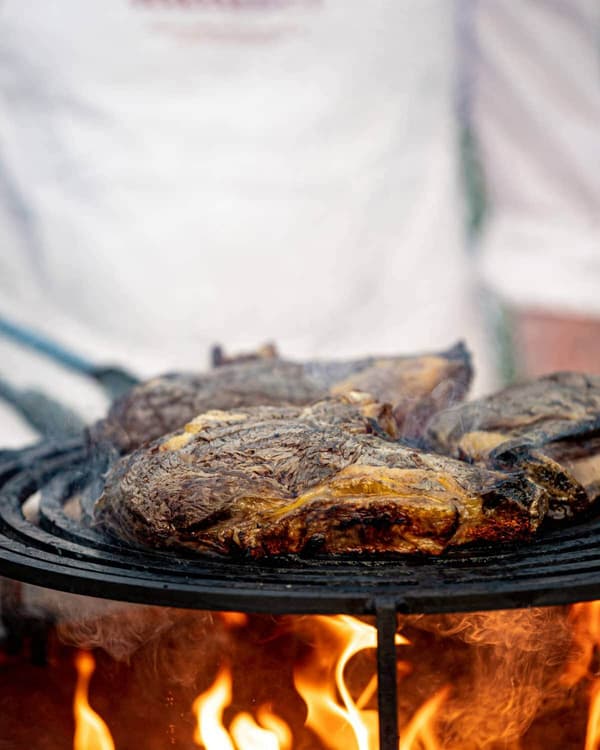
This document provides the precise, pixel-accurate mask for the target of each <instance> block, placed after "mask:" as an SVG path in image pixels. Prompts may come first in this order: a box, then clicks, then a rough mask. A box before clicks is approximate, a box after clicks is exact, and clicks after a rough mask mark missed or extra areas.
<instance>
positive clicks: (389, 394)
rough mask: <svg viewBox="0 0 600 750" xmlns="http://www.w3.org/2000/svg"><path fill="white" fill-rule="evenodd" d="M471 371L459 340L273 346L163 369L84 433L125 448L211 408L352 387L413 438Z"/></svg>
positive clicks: (459, 392) (315, 396)
mask: <svg viewBox="0 0 600 750" xmlns="http://www.w3.org/2000/svg"><path fill="white" fill-rule="evenodd" d="M471 378H472V369H471V362H470V356H469V354H468V352H467V350H466V349H465V347H464V346H463V345H462V344H457V345H456V346H454V347H453V348H452V349H449V350H448V351H446V352H441V353H437V354H424V355H416V356H403V357H364V358H361V359H357V360H350V361H312V362H304V363H299V362H287V361H285V360H281V359H278V358H277V357H276V356H275V355H274V353H273V354H270V355H269V356H266V357H264V356H263V357H258V358H257V359H253V358H248V359H246V358H242V360H241V361H237V360H236V359H233V360H232V362H231V363H230V364H222V365H221V366H219V367H217V368H216V369H214V370H212V371H209V372H206V373H178V374H171V375H165V376H162V377H158V378H154V379H152V380H150V381H148V382H146V383H142V384H140V385H139V386H136V387H134V388H133V389H132V390H131V391H130V392H129V393H127V394H126V395H125V396H123V397H121V398H120V399H118V400H117V401H116V402H115V403H114V404H113V406H112V407H111V409H110V411H109V413H108V416H107V418H106V419H103V420H101V421H100V422H98V423H97V424H96V425H94V426H93V427H92V428H91V431H90V432H91V440H92V442H93V443H102V442H109V443H110V444H111V445H113V446H114V447H116V448H117V450H118V451H119V452H120V453H127V452H129V451H132V450H134V449H136V448H138V447H139V446H141V445H142V444H143V443H146V442H149V441H151V440H154V439H156V438H158V437H160V436H161V435H164V434H166V433H167V432H172V431H173V430H176V429H178V428H180V427H183V425H185V424H186V422H189V421H190V420H191V419H193V418H194V417H195V416H196V415H197V414H201V413H203V412H206V411H208V410H211V409H220V410H226V409H238V408H241V407H246V406H268V405H271V406H278V405H296V406H305V405H308V404H313V403H316V402H317V401H320V400H322V399H324V398H327V397H328V396H329V395H331V394H344V393H348V392H351V391H355V390H362V391H365V392H368V393H370V394H371V395H373V396H374V397H375V398H377V399H378V400H379V401H381V402H389V403H390V404H392V405H393V407H394V416H395V419H396V422H397V424H398V430H399V431H400V432H401V433H402V435H404V436H406V437H413V436H417V435H419V434H421V432H422V430H423V428H424V426H425V425H426V424H427V422H428V420H429V418H430V417H431V415H432V414H433V413H435V412H436V411H438V410H439V409H441V408H444V407H446V406H449V405H451V404H453V403H456V402H458V401H460V400H462V399H463V398H464V396H465V394H466V392H467V390H468V388H469V385H470V382H471Z"/></svg>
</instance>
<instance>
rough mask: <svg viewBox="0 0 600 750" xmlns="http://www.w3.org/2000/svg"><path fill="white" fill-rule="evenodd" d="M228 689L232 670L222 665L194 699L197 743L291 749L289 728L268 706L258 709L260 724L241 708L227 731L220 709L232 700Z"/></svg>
mask: <svg viewBox="0 0 600 750" xmlns="http://www.w3.org/2000/svg"><path fill="white" fill-rule="evenodd" d="M231 693H232V680H231V670H230V669H229V667H222V668H221V670H220V671H219V674H218V675H217V678H216V679H215V681H214V682H213V684H212V685H211V686H210V687H209V688H208V690H206V691H205V692H204V693H202V694H201V695H199V696H198V697H197V698H196V700H195V701H194V704H193V706H192V711H193V712H194V713H195V715H196V731H195V732H194V742H195V743H196V744H197V745H198V746H199V747H203V748H205V750H291V747H292V732H291V730H290V728H289V727H288V725H287V724H286V723H285V721H284V720H283V719H281V718H280V717H279V716H277V715H276V714H274V713H273V712H272V711H271V710H270V708H269V707H268V706H261V707H260V708H259V710H258V712H257V714H258V721H259V722H260V724H259V723H257V722H256V721H255V719H254V718H253V717H252V716H251V715H250V714H249V713H247V712H244V711H243V712H241V713H238V714H237V715H236V717H235V718H234V719H233V721H232V722H231V726H230V728H229V731H227V729H226V728H225V726H224V724H223V713H224V711H225V709H226V708H227V706H229V704H230V703H231ZM261 725H262V726H261Z"/></svg>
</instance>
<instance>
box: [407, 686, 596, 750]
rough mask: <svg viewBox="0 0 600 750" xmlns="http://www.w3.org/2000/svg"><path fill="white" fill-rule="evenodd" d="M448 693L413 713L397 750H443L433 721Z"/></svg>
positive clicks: (427, 702) (440, 695)
mask: <svg viewBox="0 0 600 750" xmlns="http://www.w3.org/2000/svg"><path fill="white" fill-rule="evenodd" d="M449 693H450V688H449V687H448V686H446V687H443V688H442V689H441V690H438V692H437V693H435V695H433V696H432V697H431V698H430V699H429V700H428V701H426V702H425V703H424V704H423V705H422V706H421V707H420V708H419V709H418V710H417V711H416V712H415V715H414V716H413V717H412V719H411V720H410V721H409V723H408V724H407V725H406V726H405V727H404V729H403V730H402V736H401V737H400V745H399V748H398V750H417V748H419V750H421V748H422V750H443V745H442V744H441V742H440V741H439V739H438V736H437V734H436V732H435V721H436V718H437V715H438V712H439V709H440V706H441V705H442V703H443V702H444V701H445V700H446V698H447V697H448V695H449ZM417 743H419V744H417ZM586 750H587V748H586Z"/></svg>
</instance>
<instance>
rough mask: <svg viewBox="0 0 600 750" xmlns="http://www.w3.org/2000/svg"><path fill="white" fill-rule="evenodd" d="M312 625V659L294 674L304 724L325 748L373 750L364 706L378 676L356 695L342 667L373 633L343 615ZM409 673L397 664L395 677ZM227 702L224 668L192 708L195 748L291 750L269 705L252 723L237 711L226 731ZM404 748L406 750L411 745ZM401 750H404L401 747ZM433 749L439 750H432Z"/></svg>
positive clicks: (371, 719)
mask: <svg viewBox="0 0 600 750" xmlns="http://www.w3.org/2000/svg"><path fill="white" fill-rule="evenodd" d="M310 623H311V627H314V626H316V629H315V631H314V632H313V633H312V635H313V636H314V638H315V644H314V647H313V649H312V650H311V654H310V658H308V659H307V660H306V661H305V662H304V663H302V664H301V665H299V666H298V667H297V668H296V670H295V673H294V683H295V686H296V689H297V691H298V693H299V694H300V696H301V697H302V698H303V699H304V702H305V703H306V706H307V711H308V715H307V719H306V726H307V727H308V728H310V729H311V730H312V731H313V732H314V733H315V734H316V735H317V736H318V738H319V740H320V741H321V743H322V745H323V747H325V748H328V749H329V748H331V750H340V749H341V748H343V749H344V750H350V748H352V749H354V748H356V750H376V749H377V747H378V732H377V712H376V711H375V710H374V709H368V708H366V707H367V706H368V704H369V703H370V701H371V699H372V698H373V696H374V694H375V692H376V689H377V679H376V675H375V674H373V675H372V676H371V677H370V679H368V680H367V681H366V683H365V684H364V685H362V686H361V689H360V690H359V691H358V692H356V693H355V694H353V692H352V690H351V689H350V686H349V685H348V681H347V677H346V668H347V666H348V664H349V662H350V660H351V659H352V658H353V657H354V656H355V655H356V654H358V653H359V652H361V651H367V650H373V649H375V648H376V646H377V631H376V629H375V628H374V627H373V626H372V625H369V624H367V623H364V622H362V621H361V620H357V619H355V618H353V617H347V616H344V615H340V616H336V617H314V618H311V620H310ZM396 643H397V644H398V645H402V644H407V643H408V641H407V640H406V638H404V637H403V636H401V635H397V636H396ZM373 669H374V665H373ZM408 671H410V667H409V666H408V665H407V664H406V663H404V662H400V663H399V665H398V672H399V674H401V675H402V674H406V673H407V672H408ZM231 699H232V678H231V670H230V668H229V667H228V666H223V667H222V668H221V670H220V671H219V673H218V675H217V677H216V679H215V681H214V682H213V684H212V685H211V686H210V688H209V689H208V690H206V691H205V692H204V693H202V694H201V695H200V696H198V698H197V699H196V700H195V701H194V704H193V711H194V713H195V715H196V718H197V726H196V732H195V735H194V740H195V742H196V744H197V745H198V746H199V747H202V748H205V750H292V747H293V740H292V733H291V730H290V728H289V726H288V725H287V723H286V722H285V721H284V720H283V719H282V718H281V717H280V716H277V714H275V713H274V712H273V711H272V710H271V709H270V708H269V707H267V706H262V707H261V708H259V709H258V711H257V713H256V719H255V718H254V717H253V716H252V715H251V714H250V713H248V712H240V713H238V714H237V715H236V716H235V717H234V718H233V720H232V721H231V723H230V725H229V728H228V729H227V728H226V727H225V725H224V722H223V715H224V712H225V709H226V708H227V707H228V706H229V705H230V704H231ZM439 702H441V701H439ZM436 705H437V704H436ZM434 709H435V706H434V705H433V704H432V707H431V708H430V709H429V712H428V714H427V717H426V718H425V719H423V720H421V719H419V721H420V722H421V723H425V722H427V721H429V716H430V715H433V713H434ZM415 718H417V717H415ZM419 726H420V725H419ZM428 726H429V725H428ZM427 731H428V732H430V733H431V730H430V729H429V728H427V729H426V730H423V732H424V733H426V732H427ZM420 732H421V729H419V728H418V729H417V731H416V734H415V737H416V736H417V735H418V736H421V734H420ZM423 736H424V735H423ZM405 747H406V750H409V749H410V748H412V747H413V745H412V744H411V745H406V746H405ZM414 747H415V750H416V745H415V746H414ZM401 750H405V748H404V746H403V747H402V748H401ZM431 750H437V749H436V748H434V747H433V746H432V748H431Z"/></svg>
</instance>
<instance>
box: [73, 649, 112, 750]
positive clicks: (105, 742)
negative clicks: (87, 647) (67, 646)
mask: <svg viewBox="0 0 600 750" xmlns="http://www.w3.org/2000/svg"><path fill="white" fill-rule="evenodd" d="M75 668H76V669H77V683H76V686H75V699H74V701H73V714H74V716H75V737H74V740H73V750H115V744H114V742H113V739H112V737H111V734H110V731H109V729H108V727H107V726H106V724H105V723H104V721H103V719H102V718H101V717H100V716H99V715H98V714H97V713H96V712H95V711H94V709H93V708H92V707H91V706H90V703H89V698H88V693H89V686H90V679H91V677H92V674H93V673H94V669H95V668H96V664H95V662H94V657H93V656H92V655H91V654H90V653H89V652H87V651H79V652H78V653H77V656H76V657H75Z"/></svg>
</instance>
